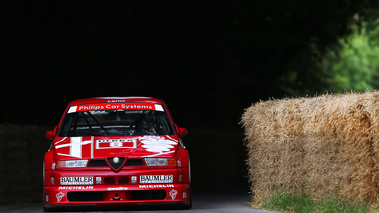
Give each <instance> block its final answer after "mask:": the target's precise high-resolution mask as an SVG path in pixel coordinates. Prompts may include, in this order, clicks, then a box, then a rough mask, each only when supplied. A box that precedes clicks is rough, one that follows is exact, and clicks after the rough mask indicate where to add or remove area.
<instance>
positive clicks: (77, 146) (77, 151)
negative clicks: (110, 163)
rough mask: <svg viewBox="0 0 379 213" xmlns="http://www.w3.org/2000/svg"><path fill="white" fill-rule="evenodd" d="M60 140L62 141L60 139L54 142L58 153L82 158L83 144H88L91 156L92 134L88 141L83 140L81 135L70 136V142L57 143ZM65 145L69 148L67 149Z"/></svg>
mask: <svg viewBox="0 0 379 213" xmlns="http://www.w3.org/2000/svg"><path fill="white" fill-rule="evenodd" d="M60 142H62V140H61V141H58V142H56V143H55V149H56V150H57V154H58V155H62V156H70V157H77V158H82V149H83V146H85V145H90V146H91V158H93V136H92V137H91V140H89V141H83V138H82V137H71V138H70V143H65V144H60V145H57V144H58V143H60ZM67 147H68V148H69V149H67Z"/></svg>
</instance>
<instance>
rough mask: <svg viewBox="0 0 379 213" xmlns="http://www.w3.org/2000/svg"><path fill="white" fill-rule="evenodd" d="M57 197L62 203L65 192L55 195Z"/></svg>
mask: <svg viewBox="0 0 379 213" xmlns="http://www.w3.org/2000/svg"><path fill="white" fill-rule="evenodd" d="M55 197H56V198H57V202H60V201H61V200H62V198H63V197H64V194H63V192H59V193H57V194H56V195H55Z"/></svg>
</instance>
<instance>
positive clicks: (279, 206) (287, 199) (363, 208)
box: [261, 189, 370, 213]
mask: <svg viewBox="0 0 379 213" xmlns="http://www.w3.org/2000/svg"><path fill="white" fill-rule="evenodd" d="M261 208H263V209H271V210H276V211H281V212H299V213H306V212H333V213H338V212H344V213H347V212H352V213H353V212H362V213H364V212H370V206H368V205H366V204H365V203H363V202H353V201H350V200H348V199H345V198H343V197H339V198H338V197H336V196H335V195H333V194H332V193H329V194H328V195H327V196H326V197H325V198H324V199H322V200H314V199H312V198H311V195H310V194H309V193H307V192H304V191H294V192H293V191H289V190H286V189H282V190H277V191H275V192H274V191H272V192H271V193H270V195H269V196H268V197H267V198H265V199H263V201H262V204H261Z"/></svg>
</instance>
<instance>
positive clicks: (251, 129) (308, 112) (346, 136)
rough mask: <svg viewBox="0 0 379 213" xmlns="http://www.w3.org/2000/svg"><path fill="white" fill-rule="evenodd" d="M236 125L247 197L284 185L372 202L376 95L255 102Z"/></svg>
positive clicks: (378, 118) (377, 144) (378, 141)
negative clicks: (242, 142) (242, 144)
mask: <svg viewBox="0 0 379 213" xmlns="http://www.w3.org/2000/svg"><path fill="white" fill-rule="evenodd" d="M241 123H242V124H243V127H244V129H245V136H246V147H247V148H248V159H247V164H248V168H249V178H250V182H251V191H252V193H253V195H255V196H262V195H263V194H264V193H266V192H267V190H269V189H272V188H273V187H277V186H285V187H288V188H290V189H301V190H307V191H308V192H311V193H313V194H314V195H315V196H322V195H323V194H324V193H325V192H330V191H333V192H335V193H342V194H344V195H347V196H349V197H350V198H351V199H360V200H365V199H368V200H370V201H371V202H376V201H377V200H378V196H379V187H378V184H379V174H378V166H377V162H379V135H378V134H379V92H366V93H363V94H356V93H348V94H332V95H322V96H318V97H313V98H287V99H282V100H268V101H264V102H263V101H261V102H259V103H255V104H253V105H252V106H251V107H249V108H247V109H246V110H245V112H244V114H243V117H242V121H241Z"/></svg>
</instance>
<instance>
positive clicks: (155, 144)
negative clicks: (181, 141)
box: [139, 136, 178, 157]
mask: <svg viewBox="0 0 379 213" xmlns="http://www.w3.org/2000/svg"><path fill="white" fill-rule="evenodd" d="M139 140H140V142H141V143H142V147H143V148H145V149H146V151H148V152H156V153H158V154H154V155H149V156H144V157H154V156H157V155H162V154H168V153H172V152H175V150H174V148H175V145H177V144H178V141H177V140H175V139H173V138H170V137H167V139H166V138H165V137H160V136H143V137H140V138H139Z"/></svg>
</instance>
